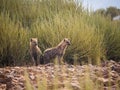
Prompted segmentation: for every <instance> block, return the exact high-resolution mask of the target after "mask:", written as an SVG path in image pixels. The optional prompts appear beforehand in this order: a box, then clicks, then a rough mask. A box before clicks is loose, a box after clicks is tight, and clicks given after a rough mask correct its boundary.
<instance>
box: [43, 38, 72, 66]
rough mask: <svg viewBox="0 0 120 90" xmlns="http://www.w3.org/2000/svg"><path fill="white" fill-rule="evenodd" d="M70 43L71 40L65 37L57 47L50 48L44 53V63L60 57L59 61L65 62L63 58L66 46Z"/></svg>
mask: <svg viewBox="0 0 120 90" xmlns="http://www.w3.org/2000/svg"><path fill="white" fill-rule="evenodd" d="M68 45H70V40H69V39H68V38H64V39H63V40H62V41H61V42H60V43H59V44H58V45H57V46H56V47H53V48H48V49H46V50H45V51H44V53H43V60H44V64H47V63H50V61H51V59H55V58H57V59H58V63H59V64H60V63H63V61H62V59H63V56H64V54H65V51H66V48H67V47H68Z"/></svg>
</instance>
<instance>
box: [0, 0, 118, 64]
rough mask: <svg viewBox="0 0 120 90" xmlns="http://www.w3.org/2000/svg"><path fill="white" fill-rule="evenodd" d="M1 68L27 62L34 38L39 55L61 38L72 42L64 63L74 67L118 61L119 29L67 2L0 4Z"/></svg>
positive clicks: (30, 0)
mask: <svg viewBox="0 0 120 90" xmlns="http://www.w3.org/2000/svg"><path fill="white" fill-rule="evenodd" d="M0 22H1V23H0V64H1V65H11V63H13V64H15V65H23V64H25V63H26V62H27V63H28V62H30V58H29V56H30V55H29V41H30V38H31V37H37V38H38V40H39V47H40V48H41V50H42V51H44V50H45V49H46V48H49V47H53V46H56V45H57V44H58V43H59V42H60V41H61V40H62V39H63V38H65V37H68V38H70V40H71V43H72V44H71V46H70V47H68V49H67V52H66V54H65V57H64V59H65V60H66V61H67V62H68V63H73V62H74V58H76V59H77V61H78V62H80V61H84V60H85V61H86V60H90V61H92V62H93V63H97V62H99V61H100V60H101V59H106V58H107V59H114V60H119V59H120V25H119V22H113V21H111V19H110V18H109V17H104V16H103V15H101V14H94V13H93V12H88V11H87V10H84V8H83V7H82V4H80V5H79V6H77V5H76V4H75V3H74V2H72V1H71V2H67V0H66V1H65V0H48V1H47V0H42V1H41V0H1V1H0Z"/></svg>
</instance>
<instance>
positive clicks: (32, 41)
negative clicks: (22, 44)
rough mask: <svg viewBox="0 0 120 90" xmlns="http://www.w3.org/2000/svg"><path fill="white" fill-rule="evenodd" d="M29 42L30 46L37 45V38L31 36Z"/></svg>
mask: <svg viewBox="0 0 120 90" xmlns="http://www.w3.org/2000/svg"><path fill="white" fill-rule="evenodd" d="M30 43H31V45H32V46H37V45H38V39H37V38H31V39H30Z"/></svg>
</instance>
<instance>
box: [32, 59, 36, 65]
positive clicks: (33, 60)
mask: <svg viewBox="0 0 120 90" xmlns="http://www.w3.org/2000/svg"><path fill="white" fill-rule="evenodd" d="M32 63H33V65H35V59H34V57H32Z"/></svg>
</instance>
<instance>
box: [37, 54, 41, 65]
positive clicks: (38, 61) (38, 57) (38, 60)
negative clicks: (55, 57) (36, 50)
mask: <svg viewBox="0 0 120 90" xmlns="http://www.w3.org/2000/svg"><path fill="white" fill-rule="evenodd" d="M39 64H40V55H38V56H37V61H36V66H37V65H39Z"/></svg>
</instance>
